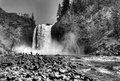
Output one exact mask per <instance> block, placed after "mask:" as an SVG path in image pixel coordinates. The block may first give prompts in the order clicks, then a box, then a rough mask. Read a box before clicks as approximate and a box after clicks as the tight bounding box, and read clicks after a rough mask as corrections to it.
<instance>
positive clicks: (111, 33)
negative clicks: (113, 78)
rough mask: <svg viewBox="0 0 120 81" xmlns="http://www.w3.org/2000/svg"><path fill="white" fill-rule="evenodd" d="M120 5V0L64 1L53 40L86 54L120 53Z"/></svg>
mask: <svg viewBox="0 0 120 81" xmlns="http://www.w3.org/2000/svg"><path fill="white" fill-rule="evenodd" d="M119 4H120V1H119V0H63V4H62V5H61V4H59V8H58V13H57V16H58V18H57V22H56V23H55V24H54V25H53V27H52V30H51V36H52V39H53V40H54V41H56V42H57V43H59V44H61V45H63V47H65V49H64V50H69V51H70V52H71V53H73V54H81V53H80V52H81V51H82V50H84V53H85V54H92V55H93V54H98V55H119V48H120V42H119V39H120V38H119V37H120V33H119V31H120V6H119ZM81 48H82V49H81ZM112 49H113V50H114V51H112Z"/></svg>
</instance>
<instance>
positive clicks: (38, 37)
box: [32, 24, 52, 50]
mask: <svg viewBox="0 0 120 81" xmlns="http://www.w3.org/2000/svg"><path fill="white" fill-rule="evenodd" d="M51 27H52V25H46V24H42V25H38V26H36V28H35V29H34V33H33V43H32V48H33V49H37V50H41V49H43V48H48V47H49V45H50V43H51V34H50V32H51Z"/></svg>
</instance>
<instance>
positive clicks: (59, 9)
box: [57, 4, 62, 17]
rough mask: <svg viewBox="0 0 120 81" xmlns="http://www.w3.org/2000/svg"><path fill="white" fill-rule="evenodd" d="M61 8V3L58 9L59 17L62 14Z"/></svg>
mask: <svg viewBox="0 0 120 81" xmlns="http://www.w3.org/2000/svg"><path fill="white" fill-rule="evenodd" d="M61 9H62V7H61V5H60V4H59V5H58V11H57V16H58V17H60V16H61Z"/></svg>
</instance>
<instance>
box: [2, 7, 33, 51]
mask: <svg viewBox="0 0 120 81" xmlns="http://www.w3.org/2000/svg"><path fill="white" fill-rule="evenodd" d="M34 28H35V21H34V16H33V15H32V17H30V16H29V15H28V14H23V15H18V14H16V13H8V12H6V11H4V10H3V9H2V8H0V41H1V42H0V44H1V45H4V48H6V49H9V50H11V49H12V48H14V46H16V45H20V44H26V45H28V46H32V36H33V30H34Z"/></svg>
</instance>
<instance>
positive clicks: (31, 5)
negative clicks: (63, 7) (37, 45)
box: [0, 0, 62, 24]
mask: <svg viewBox="0 0 120 81" xmlns="http://www.w3.org/2000/svg"><path fill="white" fill-rule="evenodd" d="M61 2H62V0H0V7H1V8H3V9H4V10H5V11H7V12H17V13H32V12H33V13H34V15H35V18H36V21H37V24H38V23H40V24H42V23H54V22H55V21H56V12H57V9H58V8H57V7H58V4H59V3H61Z"/></svg>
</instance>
